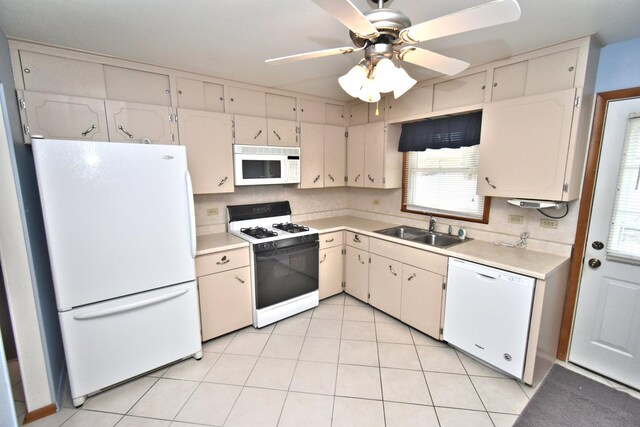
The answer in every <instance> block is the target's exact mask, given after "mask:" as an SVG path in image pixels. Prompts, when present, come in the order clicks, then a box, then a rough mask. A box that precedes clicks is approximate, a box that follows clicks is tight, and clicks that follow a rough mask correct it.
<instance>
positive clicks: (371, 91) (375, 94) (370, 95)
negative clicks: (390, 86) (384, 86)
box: [358, 78, 380, 102]
mask: <svg viewBox="0 0 640 427" xmlns="http://www.w3.org/2000/svg"><path fill="white" fill-rule="evenodd" d="M358 98H360V100H362V101H364V102H378V101H380V92H379V91H378V88H377V86H376V83H375V82H374V81H373V79H370V78H367V79H365V81H364V83H363V84H362V88H361V89H360V93H359V94H358Z"/></svg>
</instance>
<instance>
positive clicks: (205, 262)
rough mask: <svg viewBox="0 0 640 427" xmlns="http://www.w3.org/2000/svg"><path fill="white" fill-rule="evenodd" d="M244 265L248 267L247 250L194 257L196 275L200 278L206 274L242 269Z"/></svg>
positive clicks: (234, 250)
mask: <svg viewBox="0 0 640 427" xmlns="http://www.w3.org/2000/svg"><path fill="white" fill-rule="evenodd" d="M245 265H249V249H248V248H240V249H233V250H230V251H224V252H217V253H214V254H207V255H201V256H198V257H196V275H197V276H198V277H200V276H204V275H206V274H212V273H218V272H220V271H225V270H231V269H234V268H238V267H244V266H245Z"/></svg>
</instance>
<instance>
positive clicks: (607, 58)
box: [596, 37, 640, 93]
mask: <svg viewBox="0 0 640 427" xmlns="http://www.w3.org/2000/svg"><path fill="white" fill-rule="evenodd" d="M638 70H640V37H638V38H635V39H630V40H625V41H622V42H618V43H613V44H610V45H608V46H606V47H604V48H602V50H601V51H600V62H599V63H598V76H597V78H596V93H597V92H607V91H611V90H617V89H627V88H631V87H640V72H638Z"/></svg>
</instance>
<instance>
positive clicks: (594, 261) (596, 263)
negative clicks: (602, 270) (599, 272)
mask: <svg viewBox="0 0 640 427" xmlns="http://www.w3.org/2000/svg"><path fill="white" fill-rule="evenodd" d="M601 265H602V263H601V262H600V260H599V259H597V258H591V259H590V260H589V267H591V268H598V267H600V266H601Z"/></svg>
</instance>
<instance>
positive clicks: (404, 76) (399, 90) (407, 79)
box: [393, 68, 417, 99]
mask: <svg viewBox="0 0 640 427" xmlns="http://www.w3.org/2000/svg"><path fill="white" fill-rule="evenodd" d="M416 83H417V81H416V79H414V78H413V77H411V76H410V75H409V74H408V73H407V72H406V71H405V70H404V68H397V69H396V79H395V87H394V88H393V97H394V98H395V99H398V98H400V97H401V96H402V95H404V94H405V92H407V91H408V90H409V89H411V88H412V87H413V85H415V84H416Z"/></svg>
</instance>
